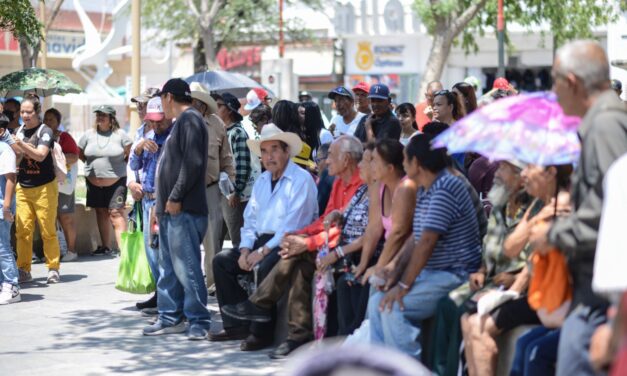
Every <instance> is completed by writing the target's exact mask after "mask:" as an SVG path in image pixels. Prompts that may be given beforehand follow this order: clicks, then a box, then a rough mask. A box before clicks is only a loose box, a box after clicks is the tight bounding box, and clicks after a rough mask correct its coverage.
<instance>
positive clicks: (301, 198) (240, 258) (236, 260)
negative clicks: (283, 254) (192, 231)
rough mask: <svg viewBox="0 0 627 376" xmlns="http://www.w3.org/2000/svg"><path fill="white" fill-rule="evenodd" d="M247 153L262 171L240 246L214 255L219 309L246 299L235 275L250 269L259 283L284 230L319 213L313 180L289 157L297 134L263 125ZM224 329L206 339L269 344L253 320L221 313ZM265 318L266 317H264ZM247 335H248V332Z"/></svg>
mask: <svg viewBox="0 0 627 376" xmlns="http://www.w3.org/2000/svg"><path fill="white" fill-rule="evenodd" d="M247 144H248V147H249V148H250V150H251V152H252V153H253V154H255V155H258V156H260V157H261V161H262V163H263V165H264V167H265V168H266V171H265V172H264V173H263V174H262V175H260V177H259V178H258V179H257V181H256V182H255V185H254V186H253V190H252V196H251V198H250V201H249V202H248V205H247V206H246V210H245V211H244V226H243V227H242V229H241V238H242V239H241V243H240V248H239V250H235V249H233V250H228V251H222V252H220V253H218V254H216V256H215V257H214V258H213V274H214V278H215V284H216V296H217V298H218V303H219V304H220V307H221V308H222V309H223V310H224V307H225V305H229V304H237V303H240V302H243V301H245V300H246V299H247V298H248V294H247V291H246V290H245V289H244V288H243V287H242V286H240V284H239V282H238V279H241V278H238V277H239V276H241V275H244V274H250V273H253V272H254V273H255V280H258V281H262V280H264V278H265V277H266V276H267V275H268V273H269V272H270V271H271V270H272V268H273V267H274V265H275V264H276V263H277V261H279V258H280V257H279V244H280V242H281V239H282V238H283V236H284V234H285V233H286V232H287V231H294V230H296V229H299V228H301V227H303V226H306V225H308V224H310V223H311V222H313V221H314V220H315V219H316V218H317V216H318V201H317V190H316V184H315V182H314V180H313V178H312V177H311V175H310V174H309V173H308V172H307V171H305V170H303V169H302V168H300V167H298V166H297V165H296V164H295V163H294V162H292V161H291V160H290V158H291V157H294V156H295V155H297V154H298V152H299V151H300V150H301V148H302V141H301V140H300V138H299V137H298V136H297V135H296V134H294V133H289V132H283V131H281V130H280V129H279V128H278V127H277V126H276V125H274V124H267V125H266V126H264V127H263V130H262V131H261V135H260V139H259V140H248V142H247ZM222 318H223V323H224V330H223V331H221V332H219V333H210V334H209V340H210V341H228V340H236V339H244V338H246V340H245V341H244V342H242V344H241V346H240V347H241V349H242V350H243V351H254V350H259V349H261V348H263V347H266V346H269V345H270V344H271V343H272V340H273V338H272V334H273V325H272V324H271V323H265V324H264V323H257V322H255V323H253V325H249V322H248V321H247V320H238V319H234V318H232V317H229V316H228V315H223V316H222ZM268 321H269V320H268ZM249 333H250V335H249Z"/></svg>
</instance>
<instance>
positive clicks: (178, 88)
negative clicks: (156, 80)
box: [156, 78, 192, 99]
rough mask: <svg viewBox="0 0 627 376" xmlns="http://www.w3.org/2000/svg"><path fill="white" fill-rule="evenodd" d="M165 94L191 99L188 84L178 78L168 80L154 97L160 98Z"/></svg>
mask: <svg viewBox="0 0 627 376" xmlns="http://www.w3.org/2000/svg"><path fill="white" fill-rule="evenodd" d="M167 93H170V94H172V95H176V96H180V97H188V98H189V99H192V91H191V90H190V89H189V84H188V83H187V82H185V81H183V80H182V79H180V78H171V79H169V80H168V82H166V83H165V85H163V87H162V88H161V90H159V92H158V93H157V94H156V95H159V96H161V95H163V94H167Z"/></svg>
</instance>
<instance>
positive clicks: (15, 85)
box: [0, 68, 83, 97]
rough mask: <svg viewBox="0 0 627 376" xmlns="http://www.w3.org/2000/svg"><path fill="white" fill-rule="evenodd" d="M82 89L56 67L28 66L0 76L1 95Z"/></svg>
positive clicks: (54, 93) (44, 94)
mask: <svg viewBox="0 0 627 376" xmlns="http://www.w3.org/2000/svg"><path fill="white" fill-rule="evenodd" d="M82 91H83V90H82V89H81V87H80V86H78V85H77V84H76V83H74V82H73V81H72V80H70V79H69V78H68V77H67V76H66V75H64V74H63V73H61V72H59V71H56V70H54V69H41V68H26V69H23V70H21V71H16V72H12V73H9V74H7V75H6V76H3V77H2V78H0V97H23V96H24V95H25V94H27V93H35V94H37V95H38V96H40V97H48V96H51V95H65V94H70V93H75V94H78V93H80V92H82Z"/></svg>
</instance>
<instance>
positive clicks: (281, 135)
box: [246, 123, 303, 158]
mask: <svg viewBox="0 0 627 376" xmlns="http://www.w3.org/2000/svg"><path fill="white" fill-rule="evenodd" d="M266 141H282V142H285V143H286V144H287V146H288V147H289V148H290V158H294V157H295V156H297V155H298V154H299V153H300V149H302V148H303V142H302V141H301V140H300V137H298V136H297V135H296V133H292V132H283V131H282V130H281V129H279V127H277V126H276V125H274V124H272V123H270V124H266V125H264V126H263V129H262V130H261V134H260V135H259V139H258V140H247V141H246V145H248V148H249V149H250V151H251V153H253V154H255V155H256V156H258V157H260V156H261V143H263V142H266Z"/></svg>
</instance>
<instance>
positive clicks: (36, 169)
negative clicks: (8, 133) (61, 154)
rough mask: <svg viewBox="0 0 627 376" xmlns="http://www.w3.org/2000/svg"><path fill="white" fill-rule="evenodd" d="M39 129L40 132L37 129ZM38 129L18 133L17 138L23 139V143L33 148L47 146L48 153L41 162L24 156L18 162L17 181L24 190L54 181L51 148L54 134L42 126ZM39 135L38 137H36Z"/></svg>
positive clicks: (23, 130) (23, 129)
mask: <svg viewBox="0 0 627 376" xmlns="http://www.w3.org/2000/svg"><path fill="white" fill-rule="evenodd" d="M40 127H41V132H39V128H40ZM40 127H36V128H32V129H25V128H22V130H21V131H20V132H19V134H18V137H21V136H22V135H23V136H24V137H23V141H24V142H27V143H29V144H31V145H33V146H34V147H38V146H39V145H45V146H47V147H48V148H49V149H50V151H49V152H48V155H47V156H46V158H45V159H44V160H43V161H42V162H37V161H35V160H33V159H30V158H28V157H27V156H24V157H23V158H22V161H21V162H20V168H19V172H18V175H17V181H18V183H20V185H21V186H22V187H24V188H34V187H40V186H42V185H44V184H48V183H50V182H51V181H53V180H54V178H55V174H54V163H53V161H52V147H53V145H54V134H53V132H52V129H50V127H48V126H46V125H45V124H42V125H41V126H40ZM38 134H39V136H38Z"/></svg>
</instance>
